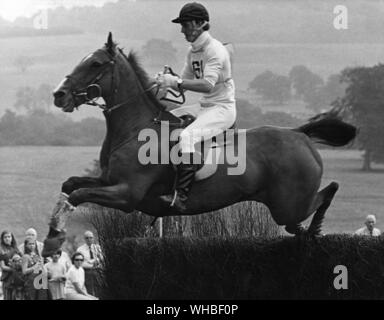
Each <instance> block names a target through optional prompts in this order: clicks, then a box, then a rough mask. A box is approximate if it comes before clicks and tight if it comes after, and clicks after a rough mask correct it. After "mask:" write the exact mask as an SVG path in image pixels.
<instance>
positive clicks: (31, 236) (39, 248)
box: [19, 228, 44, 257]
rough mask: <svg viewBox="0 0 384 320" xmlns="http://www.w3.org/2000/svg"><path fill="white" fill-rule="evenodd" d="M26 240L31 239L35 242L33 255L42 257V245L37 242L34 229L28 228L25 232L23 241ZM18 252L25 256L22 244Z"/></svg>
mask: <svg viewBox="0 0 384 320" xmlns="http://www.w3.org/2000/svg"><path fill="white" fill-rule="evenodd" d="M27 239H33V241H35V249H34V250H35V253H36V254H38V255H39V256H40V257H42V255H41V253H42V252H43V246H44V244H43V243H42V242H40V241H37V231H36V230H35V229H33V228H29V229H28V230H27V231H25V240H27ZM19 251H20V252H21V254H25V250H24V243H22V244H21V245H20V246H19Z"/></svg>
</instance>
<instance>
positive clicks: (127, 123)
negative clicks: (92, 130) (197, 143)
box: [104, 70, 178, 150]
mask: <svg viewBox="0 0 384 320" xmlns="http://www.w3.org/2000/svg"><path fill="white" fill-rule="evenodd" d="M124 77H125V75H124V71H123V70H121V71H120V79H123V78H124ZM148 86H149V85H148ZM128 88H129V90H128ZM147 89H148V88H143V87H142V85H141V83H140V82H139V81H130V84H129V85H128V80H127V79H126V80H125V81H120V85H119V88H118V90H117V94H116V96H115V97H113V98H109V99H108V98H106V102H107V106H108V108H111V107H113V105H116V104H119V103H122V102H125V101H128V102H127V104H125V105H122V106H121V107H119V108H117V109H115V110H113V111H112V112H110V113H108V112H105V113H104V115H105V117H106V121H107V147H108V149H109V150H111V149H113V148H114V147H116V146H118V145H120V144H122V143H124V142H127V141H130V140H132V139H135V138H136V139H137V137H138V135H139V133H140V131H141V130H142V129H145V128H148V127H153V126H155V127H154V129H155V130H156V129H159V128H157V127H159V126H158V125H156V124H154V121H153V120H154V119H155V118H158V116H159V115H160V114H161V119H162V120H165V121H167V120H168V121H170V122H177V119H178V118H177V117H175V116H174V115H173V114H171V113H170V112H167V111H161V106H160V105H159V103H158V102H157V101H155V100H154V98H153V97H150V96H149V93H148V92H146V91H145V90H147ZM160 111H161V112H160Z"/></svg>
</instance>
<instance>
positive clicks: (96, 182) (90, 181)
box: [61, 177, 105, 195]
mask: <svg viewBox="0 0 384 320" xmlns="http://www.w3.org/2000/svg"><path fill="white" fill-rule="evenodd" d="M104 185H105V184H104V183H103V181H102V180H101V179H100V178H92V177H70V178H69V179H68V180H67V181H65V182H64V183H63V184H62V186H61V191H62V192H64V193H66V194H67V195H70V194H71V193H72V192H73V191H75V190H78V189H80V188H98V187H102V186H104Z"/></svg>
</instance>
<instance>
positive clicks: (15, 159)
mask: <svg viewBox="0 0 384 320" xmlns="http://www.w3.org/2000/svg"><path fill="white" fill-rule="evenodd" d="M98 152H99V148H98V147H2V148H0V163H1V164H2V165H1V168H0V179H1V182H2V183H1V184H0V207H1V210H0V229H1V230H2V229H5V228H8V229H11V230H13V231H14V232H15V234H16V236H17V238H18V239H22V238H23V234H24V230H25V229H26V228H28V227H30V226H33V227H35V228H36V229H37V230H38V233H39V238H40V239H43V238H44V236H45V234H46V232H47V222H48V218H49V216H50V214H51V212H52V209H53V207H54V205H55V203H56V201H57V199H58V195H59V192H60V187H61V183H62V182H63V181H64V180H65V179H66V178H68V177H69V176H72V175H83V174H84V170H85V169H86V168H90V167H91V166H92V161H93V159H96V158H97V156H98ZM321 154H322V156H323V158H324V164H325V171H324V179H323V182H322V185H323V186H324V185H326V184H328V183H329V182H330V181H333V180H335V181H338V182H339V183H340V189H339V191H338V193H337V194H336V197H335V199H334V201H333V203H332V205H331V207H330V208H329V211H328V213H327V215H326V217H325V223H324V231H325V232H326V233H342V232H347V233H349V232H353V231H354V230H355V229H357V228H358V227H360V226H361V225H362V223H363V222H364V218H365V216H366V215H367V214H368V213H373V214H376V216H377V218H378V223H377V226H378V227H379V228H380V229H382V230H384V212H383V208H384V197H383V195H382V190H384V179H383V176H384V167H383V166H375V169H376V171H374V172H372V173H363V172H362V171H360V168H361V165H362V160H361V153H360V152H359V151H345V150H322V151H321ZM69 231H70V233H71V234H81V233H82V231H83V230H82V229H81V227H79V226H78V225H77V222H76V220H70V221H69Z"/></svg>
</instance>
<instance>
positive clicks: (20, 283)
mask: <svg viewBox="0 0 384 320" xmlns="http://www.w3.org/2000/svg"><path fill="white" fill-rule="evenodd" d="M11 268H12V275H11V287H12V299H11V300H25V276H24V275H23V271H22V268H21V256H20V255H19V254H15V255H14V256H13V257H12V260H11Z"/></svg>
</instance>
